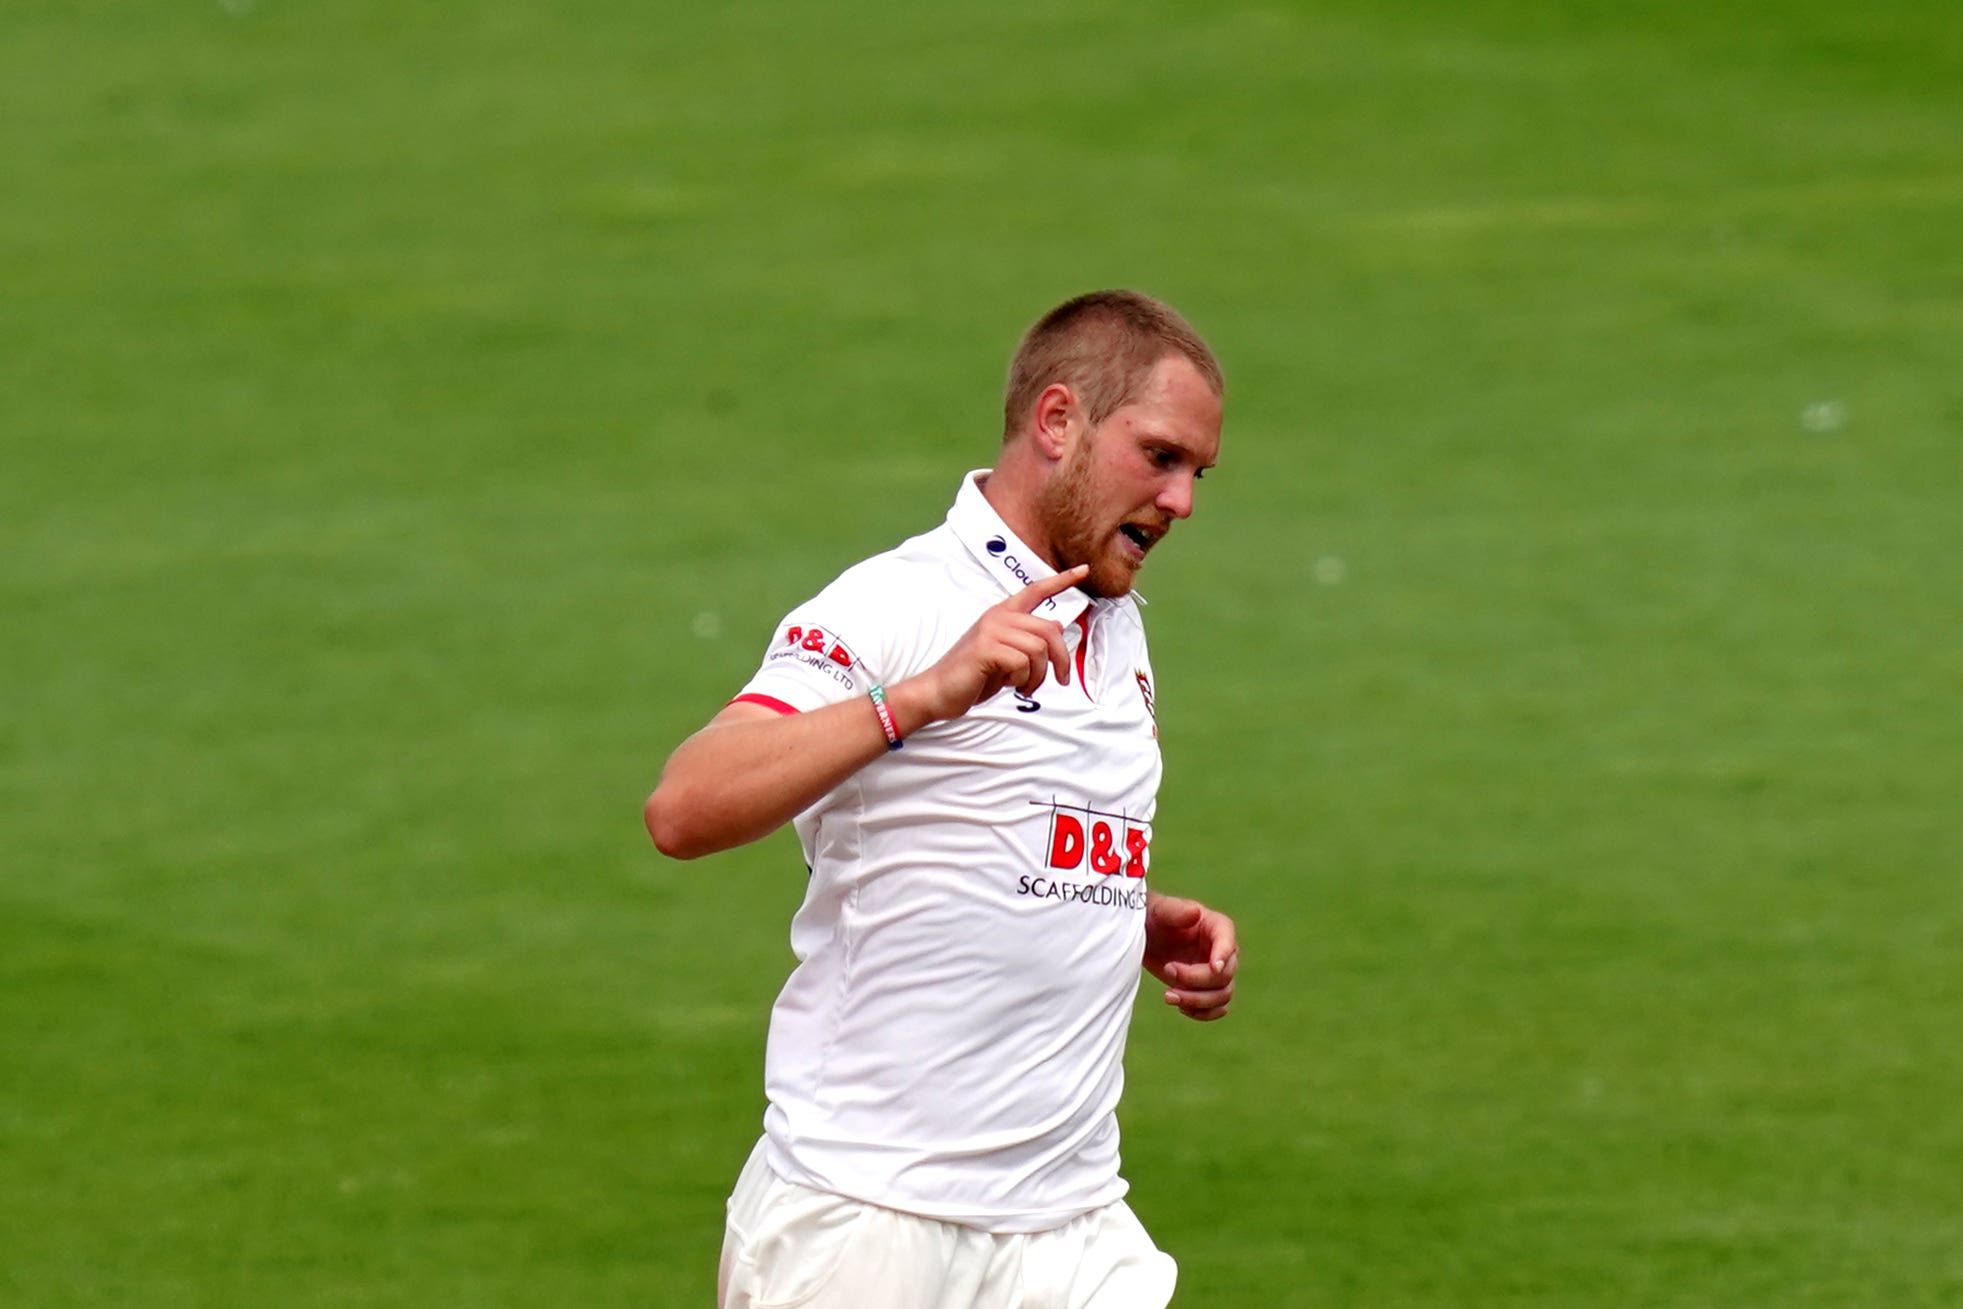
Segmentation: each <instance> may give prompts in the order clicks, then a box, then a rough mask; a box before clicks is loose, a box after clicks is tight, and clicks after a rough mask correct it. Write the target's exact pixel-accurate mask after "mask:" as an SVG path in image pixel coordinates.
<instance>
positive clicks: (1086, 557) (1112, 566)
mask: <svg viewBox="0 0 1963 1309" xmlns="http://www.w3.org/2000/svg"><path fill="white" fill-rule="evenodd" d="M1091 503H1092V496H1091V459H1090V445H1089V443H1088V442H1084V443H1081V444H1079V445H1078V446H1077V448H1076V449H1075V450H1073V451H1072V452H1071V455H1070V458H1069V460H1068V461H1066V462H1065V463H1064V465H1063V467H1062V468H1060V469H1058V470H1057V474H1056V476H1055V477H1052V478H1051V479H1050V481H1049V484H1048V485H1046V486H1045V487H1044V488H1043V492H1042V495H1041V496H1040V497H1039V499H1038V501H1037V508H1038V510H1039V511H1040V512H1041V513H1042V515H1043V521H1044V522H1045V523H1046V524H1048V527H1049V534H1050V545H1051V548H1052V549H1053V550H1054V552H1055V554H1056V560H1057V569H1058V571H1059V572H1061V571H1064V570H1067V569H1071V568H1075V567H1076V566H1077V565H1078V564H1089V565H1090V566H1091V571H1090V573H1089V574H1088V575H1087V576H1086V577H1085V578H1084V580H1083V581H1081V582H1079V583H1078V584H1077V586H1078V589H1080V590H1082V591H1084V592H1085V593H1086V594H1088V595H1093V596H1098V597H1100V598H1104V599H1112V598H1115V597H1117V596H1121V595H1124V594H1125V593H1127V592H1128V591H1130V590H1131V586H1132V580H1133V579H1134V578H1135V577H1136V576H1137V570H1136V569H1134V568H1133V567H1132V566H1131V565H1130V563H1129V562H1128V561H1126V560H1125V559H1123V558H1121V557H1119V556H1118V555H1117V554H1116V552H1115V551H1113V550H1112V548H1111V534H1112V533H1113V532H1115V531H1116V530H1117V525H1116V524H1115V523H1114V524H1111V525H1109V526H1103V525H1100V524H1099V523H1097V522H1096V521H1094V520H1093V519H1092V517H1091V510H1090V508H1089V506H1090V504H1091Z"/></svg>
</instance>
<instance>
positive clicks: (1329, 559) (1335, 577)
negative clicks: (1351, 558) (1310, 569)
mask: <svg viewBox="0 0 1963 1309" xmlns="http://www.w3.org/2000/svg"><path fill="white" fill-rule="evenodd" d="M1349 575H1350V566H1349V565H1348V564H1346V563H1344V562H1343V560H1342V557H1341V556H1339V555H1324V556H1323V557H1322V558H1320V559H1318V560H1316V561H1315V580H1316V581H1318V582H1320V583H1322V585H1324V586H1341V585H1342V584H1343V583H1344V582H1345V581H1347V580H1348V578H1349Z"/></svg>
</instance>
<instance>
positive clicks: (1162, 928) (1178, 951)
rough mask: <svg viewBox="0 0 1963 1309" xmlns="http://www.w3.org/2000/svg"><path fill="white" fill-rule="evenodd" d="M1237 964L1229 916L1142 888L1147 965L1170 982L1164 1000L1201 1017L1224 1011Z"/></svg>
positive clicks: (1206, 1020) (1237, 950)
mask: <svg viewBox="0 0 1963 1309" xmlns="http://www.w3.org/2000/svg"><path fill="white" fill-rule="evenodd" d="M1239 967H1240V942H1239V940H1238V939H1237V938H1236V937H1235V935H1234V920H1233V919H1231V918H1229V917H1227V915H1225V914H1223V913H1221V912H1219V911H1218V910H1215V909H1209V908H1207V907H1206V906H1205V905H1203V904H1201V903H1200V902H1199V901H1197V900H1182V899H1180V898H1179V897H1177V896H1171V895H1160V894H1159V893H1158V892H1156V891H1152V892H1147V893H1146V896H1145V971H1146V972H1148V973H1150V974H1152V976H1154V977H1156V978H1158V979H1159V980H1160V981H1161V982H1164V983H1165V984H1166V986H1167V987H1168V988H1170V989H1168V990H1167V991H1166V1003H1167V1004H1169V1005H1176V1006H1177V1007H1178V1009H1179V1012H1180V1013H1182V1014H1185V1015H1186V1016H1187V1017H1188V1018H1193V1019H1197V1020H1198V1021H1200V1022H1203V1023H1209V1022H1212V1021H1213V1020H1214V1019H1216V1018H1221V1017H1225V1016H1226V1013H1227V1005H1228V1003H1229V1002H1230V1001H1231V1000H1232V999H1233V998H1234V973H1235V972H1236V971H1237V970H1238V969H1239Z"/></svg>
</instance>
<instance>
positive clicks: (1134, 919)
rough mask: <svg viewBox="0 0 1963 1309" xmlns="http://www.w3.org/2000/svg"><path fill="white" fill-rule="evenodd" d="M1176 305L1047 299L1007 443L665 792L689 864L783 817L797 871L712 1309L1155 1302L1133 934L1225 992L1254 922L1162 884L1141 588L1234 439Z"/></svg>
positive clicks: (783, 630)
mask: <svg viewBox="0 0 1963 1309" xmlns="http://www.w3.org/2000/svg"><path fill="white" fill-rule="evenodd" d="M1221 393H1222V383H1221V377H1220V369H1219V365H1218V364H1217V363H1216V362H1215V361H1214V358H1213V355H1212V353H1211V352H1210V351H1209V350H1208V349H1207V347H1206V345H1205V343H1204V342H1202V341H1201V340H1200V338H1199V336H1198V335H1197V334H1196V333H1195V332H1194V331H1193V329H1192V328H1191V327H1190V326H1188V325H1187V324H1186V322H1185V321H1184V320H1183V319H1181V318H1180V317H1179V315H1178V314H1176V313H1174V312H1173V311H1172V310H1171V309H1170V308H1169V307H1167V306H1165V305H1163V304H1161V303H1159V302H1158V301H1155V300H1153V299H1151V298H1149V297H1146V296H1143V295H1138V294H1136V293H1133V292H1126V291H1107V292H1099V293H1096V294H1093V295H1087V296H1080V297H1078V298H1077V299H1074V300H1071V301H1068V302H1067V303H1065V304H1063V305H1060V306H1058V307H1057V308H1056V309H1054V310H1052V311H1051V312H1050V313H1049V314H1047V315H1045V316H1044V317H1043V319H1042V320H1040V321H1039V322H1038V323H1037V324H1036V325H1035V326H1034V327H1032V328H1031V329H1030V331H1029V333H1028V334H1027V335H1026V336H1025V337H1024V338H1023V342H1022V345H1021V347H1020V348H1019V349H1018V350H1017V352H1016V356H1015V359H1014V361H1013V362H1012V364H1011V366H1010V373H1009V385H1008V396H1007V401H1006V404H1005V418H1006V421H1005V430H1004V439H1003V444H1002V449H1001V452H1000V455H999V457H998V459H997V461H996V464H995V467H994V468H993V469H992V470H985V471H982V472H978V473H971V474H969V475H968V477H967V478H966V479H965V480H964V482H963V484H962V487H961V490H960V494H959V496H958V498H957V499H956V501H955V503H954V507H953V508H952V509H951V510H950V511H949V513H948V516H947V521H946V522H945V523H944V524H943V525H942V526H940V527H939V528H936V529H935V530H933V531H931V532H928V533H926V534H925V535H922V536H918V537H915V538H913V539H912V540H910V541H907V542H906V543H904V544H902V545H901V546H899V547H898V548H897V549H894V550H892V551H889V552H888V553H886V554H882V555H878V556H875V557H874V558H872V559H868V560H866V561H864V562H862V563H860V564H858V565H856V566H854V567H852V568H850V569H848V570H846V572H845V573H844V574H843V575H841V576H840V577H839V578H838V579H837V580H836V581H834V582H833V583H832V584H831V585H830V586H828V587H826V588H825V589H824V590H823V591H821V592H819V594H818V595H817V596H816V597H814V598H813V599H812V600H810V601H809V602H807V603H805V604H801V605H799V606H798V607H797V608H795V609H793V610H792V611H791V613H790V615H789V616H788V617H786V618H785V620H784V622H783V623H782V625H780V626H779V628H778V629H777V634H776V636H775V638H774V639H773V641H772V642H771V646H770V649H769V651H768V652H767V653H766V655H765V657H764V661H763V666H762V668H761V669H760V670H759V671H758V673H757V675H756V676H755V677H754V678H753V679H752V680H751V681H750V683H749V684H748V685H747V686H746V687H745V688H744V689H743V691H742V693H741V694H739V695H738V696H737V697H736V699H735V700H734V701H732V702H731V703H730V704H729V706H728V707H726V708H725V709H723V710H722V712H720V713H719V714H717V715H716V717H715V718H714V719H713V720H712V721H711V722H710V723H709V725H708V726H707V727H705V728H703V729H702V730H701V731H700V732H698V733H696V734H695V735H694V736H692V737H690V738H689V739H688V740H687V741H686V742H684V743H683V744H682V745H681V747H680V748H679V749H677V750H676V751H675V753H674V755H673V757H672V758H671V759H670V760H669V761H668V765H667V767H666V769H664V771H663V773H662V776H661V781H660V784H659V786H658V787H657V788H656V790H655V792H654V794H653V795H652V796H650V797H649V798H648V802H647V811H646V818H647V824H648V830H649V831H650V833H651V834H652V835H653V837H654V841H655V844H656V845H657V846H658V847H659V848H660V849H661V850H662V851H663V852H664V853H666V854H669V855H672V856H674V857H676V858H683V859H689V858H694V857H696V856H698V855H703V854H709V853H713V852H714V851H718V850H723V849H727V848H729V847H731V846H734V845H739V844H742V843H744V842H746V841H752V840H755V839H757V838H758V837H761V836H763V835H765V834H766V833H768V832H770V831H772V830H774V829H775V828H777V827H779V826H781V825H782V824H783V823H785V822H787V821H793V820H794V821H795V824H796V828H797V834H798V839H799V841H800V842H801V843H802V845H803V849H804V857H805V861H806V863H807V865H808V866H809V868H810V874H811V875H810V881H809V883H808V885H807V887H806V890H805V895H804V903H803V906H802V907H801V908H800V909H799V911H798V913H797V915H796V917H795V919H794V920H793V922H792V926H791V943H792V947H793V949H794V951H795V953H796V955H797V957H798V960H799V963H798V966H797V968H796V969H795V970H794V971H793V972H792V974H791V977H790V980H789V981H788V982H787V983H786V984H785V986H784V989H783V992H782V993H781V994H780V995H779V997H778V999H777V1003H776V1005H775V1007H774V1008H773V1010H772V1013H771V1021H770V1040H769V1047H768V1053H767V1056H766V1075H765V1082H766V1090H767V1091H768V1096H769V1102H770V1103H769V1109H768V1111H767V1112H766V1114H765V1116H764V1127H765V1132H764V1137H763V1139H762V1140H761V1141H759V1143H758V1145H757V1148H756V1150H755V1151H754V1152H753V1153H752V1155H751V1157H750V1161H749V1164H748V1165H747V1166H746V1167H745V1168H744V1170H743V1173H742V1176H741V1177H740V1178H739V1179H738V1182H737V1185H736V1189H735V1192H734V1194H733V1195H732V1196H731V1197H730V1203H729V1221H728V1226H727V1229H726V1231H725V1238H724V1246H723V1259H722V1268H721V1277H720V1291H719V1294H720V1303H721V1304H722V1305H723V1306H724V1309H752V1307H755V1309H762V1307H763V1306H769V1305H791V1304H796V1305H800V1306H808V1307H809V1309H819V1307H820V1306H851V1309H956V1307H959V1309H970V1307H972V1309H1038V1306H1041V1307H1043V1309H1050V1307H1052V1306H1054V1309H1159V1307H1162V1306H1164V1305H1165V1304H1166V1303H1167V1301H1168V1300H1169V1299H1170V1298H1171V1295H1172V1285H1173V1276H1174V1266H1173V1263H1172V1260H1171V1259H1170V1258H1169V1257H1167V1256H1166V1255H1165V1254H1163V1253H1161V1252H1160V1251H1159V1250H1158V1249H1156V1248H1155V1247H1154V1245H1153V1244H1152V1241H1151V1239H1150V1238H1149V1237H1148V1236H1147V1235H1146V1234H1145V1231H1144V1229H1143V1228H1142V1227H1141V1226H1140V1225H1139V1223H1138V1220H1137V1219H1136V1218H1135V1217H1133V1216H1132V1213H1131V1210H1130V1209H1129V1208H1128V1207H1127V1206H1126V1205H1125V1204H1124V1201H1123V1199H1122V1197H1123V1195H1124V1193H1125V1190H1126V1184H1125V1182H1124V1180H1123V1179H1122V1178H1120V1177H1119V1175H1118V1128H1117V1120H1116V1117H1115V1109H1116V1106H1117V1103H1118V1096H1119V1091H1120V1089H1121V1087H1122V1084H1123V1076H1124V1075H1123V1067H1122V1062H1123V1056H1124V1044H1125V1033H1126V1028H1127V1026H1128V1023H1129V1019H1130V1013H1131V1000H1132V996H1133V994H1134V992H1135V990H1136V987H1137V971H1136V970H1137V969H1138V967H1139V965H1140V963H1141V961H1142V963H1143V965H1144V967H1145V969H1146V970H1147V971H1148V972H1149V973H1151V975H1152V976H1154V977H1156V978H1158V979H1159V980H1160V981H1161V982H1163V983H1164V984H1165V986H1166V987H1167V990H1166V992H1165V999H1166V1001H1167V1002H1168V1003H1169V1004H1172V1005H1175V1006H1177V1007H1178V1008H1179V1009H1180V1010H1181V1012H1183V1013H1185V1014H1186V1015H1187V1016H1189V1017H1191V1018H1195V1019H1199V1020H1201V1021H1207V1020H1211V1019H1215V1018H1219V1017H1221V1016H1222V1015H1224V1014H1225V1013H1226V1012H1227V1007H1228V1003H1229V1001H1230V1000H1231V999H1232V997H1233V987H1234V981H1233V979H1234V973H1235V969H1236V966H1237V964H1238V948H1237V946H1236V942H1235V936H1234V926H1233V923H1232V921H1231V920H1229V919H1228V918H1227V917H1225V916H1224V915H1222V914H1219V913H1216V912H1214V911H1213V910H1210V909H1207V908H1205V907H1204V906H1202V905H1199V904H1197V903H1195V902H1193V901H1191V900H1180V899H1174V898H1171V897H1167V896H1161V895H1159V894H1157V893H1156V892H1153V891H1149V890H1147V889H1146V885H1147V882H1146V873H1147V869H1148V865H1149V860H1150V854H1151V842H1152V834H1153V828H1152V818H1153V813H1154V810H1155V806H1156V803H1157V789H1158V782H1159V772H1160V766H1159V749H1158V739H1157V738H1158V733H1157V729H1156V726H1155V720H1154V717H1153V705H1152V697H1153V683H1152V673H1151V663H1150V661H1149V660H1148V659H1147V657H1146V649H1145V630H1144V627H1143V625H1142V623H1141V621H1140V616H1139V609H1138V606H1139V603H1140V602H1139V601H1138V599H1137V598H1136V597H1134V596H1133V594H1132V583H1133V580H1134V579H1135V577H1136V576H1137V574H1138V571H1139V569H1140V568H1141V567H1142V566H1143V564H1144V562H1145V559H1146V556H1147V555H1148V554H1149V553H1150V552H1151V551H1152V550H1153V549H1155V548H1157V546H1158V543H1159V542H1160V540H1161V539H1162V538H1163V537H1164V536H1165V535H1166V533H1167V531H1168V530H1169V529H1170V528H1171V527H1172V525H1173V524H1174V523H1175V522H1177V521H1179V520H1181V519H1184V518H1186V517H1188V516H1189V515H1190V514H1191V513H1192V511H1193V494H1194V489H1195V485H1196V484H1197V483H1198V481H1199V479H1200V477H1201V475H1202V474H1203V473H1204V472H1205V471H1206V470H1207V469H1208V468H1210V467H1212V466H1213V463H1214V460H1215V458H1216V457H1217V455H1218V452H1219V446H1220V412H1221Z"/></svg>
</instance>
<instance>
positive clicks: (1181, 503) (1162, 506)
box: [1153, 473, 1193, 518]
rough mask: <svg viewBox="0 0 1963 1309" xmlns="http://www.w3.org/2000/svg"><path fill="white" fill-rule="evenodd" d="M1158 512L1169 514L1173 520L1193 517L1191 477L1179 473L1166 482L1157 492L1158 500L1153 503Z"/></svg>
mask: <svg viewBox="0 0 1963 1309" xmlns="http://www.w3.org/2000/svg"><path fill="white" fill-rule="evenodd" d="M1153 504H1154V505H1156V506H1157V508H1158V509H1159V512H1161V513H1167V514H1171V515H1172V516H1173V517H1174V518H1191V517H1192V516H1193V475H1192V474H1191V473H1180V474H1178V475H1176V476H1175V477H1173V478H1172V480H1170V481H1168V482H1167V483H1166V484H1165V486H1164V487H1163V488H1161V489H1160V491H1159V498H1158V499H1157V500H1155V501H1153Z"/></svg>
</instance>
